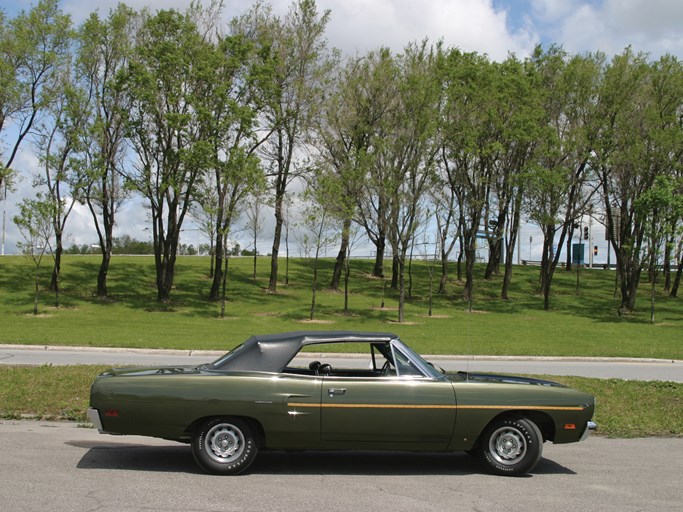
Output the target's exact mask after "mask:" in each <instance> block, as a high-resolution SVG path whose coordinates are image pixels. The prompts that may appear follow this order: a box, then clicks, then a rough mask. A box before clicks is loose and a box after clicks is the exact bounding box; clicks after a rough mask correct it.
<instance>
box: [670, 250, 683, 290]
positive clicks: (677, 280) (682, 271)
mask: <svg viewBox="0 0 683 512" xmlns="http://www.w3.org/2000/svg"><path fill="white" fill-rule="evenodd" d="M681 275H683V257H681V258H679V260H678V269H677V270H676V277H674V280H673V284H672V285H671V292H670V293H669V297H674V298H676V297H677V296H678V287H679V286H680V284H681Z"/></svg>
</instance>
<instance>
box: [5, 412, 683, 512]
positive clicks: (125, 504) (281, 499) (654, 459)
mask: <svg viewBox="0 0 683 512" xmlns="http://www.w3.org/2000/svg"><path fill="white" fill-rule="evenodd" d="M0 453H1V454H2V455H1V456H0V482H2V484H1V485H0V510H3V511H5V510H6V511H22V512H31V511H36V512H38V511H39V512H43V511H46V510H49V511H56V512H60V511H79V512H80V511H83V512H84V511H94V510H97V511H98V512H126V511H145V512H154V511H204V512H209V511H217V512H218V511H220V512H233V511H241V512H262V511H264V512H270V511H273V512H275V511H283V512H285V511H286V512H290V511H297V510H300V511H309V510H310V511H312V510H316V511H317V510H320V511H325V512H337V511H340V512H342V511H343V512H349V511H358V512H364V511H373V512H382V511H391V512H403V511H410V512H414V511H418V510H419V511H421V512H431V511H435V512H437V511H438V512H443V511H453V510H457V511H459V512H475V511H477V512H517V511H520V512H521V511H526V512H534V511H539V512H556V511H561V512H567V511H573V510H599V511H601V512H636V511H657V512H669V511H670V512H674V511H677V512H680V511H681V510H682V509H683V486H682V485H681V482H683V457H681V454H683V439H629V440H623V439H618V440H617V439H615V440H612V439H605V438H599V437H591V438H589V439H588V440H586V441H584V442H582V443H578V444H570V445H558V446H555V445H552V444H546V445H545V447H544V459H543V460H542V461H541V463H540V464H539V466H538V467H537V468H536V470H535V471H534V473H533V474H532V475H531V476H528V477H522V478H510V477H495V476H491V475H487V474H485V473H484V472H483V469H482V466H480V464H479V462H478V460H477V459H474V458H472V457H469V456H467V455H465V454H427V455H424V454H411V453H395V452H389V453H382V452H345V453H321V452H303V453H285V452H271V453H260V454H259V456H258V458H257V460H256V462H255V463H254V465H253V466H252V468H251V469H250V472H249V473H248V474H246V475H242V476H237V477H220V476H211V475H205V474H203V473H201V472H200V471H199V470H198V468H197V466H196V465H195V463H194V460H193V458H192V455H191V452H190V448H189V447H188V446H186V445H180V444H176V443H172V442H168V441H163V440H155V439H151V438H144V437H132V436H131V437H117V436H107V435H100V434H98V433H97V431H95V430H93V429H88V428H79V427H77V425H75V424H72V423H47V422H33V421H20V422H19V421H16V422H15V421H0Z"/></svg>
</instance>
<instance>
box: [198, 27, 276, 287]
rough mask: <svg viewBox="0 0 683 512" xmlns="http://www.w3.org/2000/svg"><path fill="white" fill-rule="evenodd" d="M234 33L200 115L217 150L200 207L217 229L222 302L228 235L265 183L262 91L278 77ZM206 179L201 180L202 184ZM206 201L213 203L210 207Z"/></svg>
mask: <svg viewBox="0 0 683 512" xmlns="http://www.w3.org/2000/svg"><path fill="white" fill-rule="evenodd" d="M233 30H234V31H235V35H233V36H219V37H218V40H217V41H216V43H215V46H214V48H213V49H212V50H210V52H209V55H208V56H207V57H210V61H208V64H207V66H206V69H205V73H206V76H205V77H204V83H205V84H206V85H205V88H204V89H203V90H202V101H201V103H200V105H201V107H200V110H199V116H200V118H201V119H202V120H203V126H204V127H203V130H202V132H203V134H204V137H205V138H206V139H207V140H209V141H210V145H211V158H210V164H209V166H210V168H211V171H212V172H211V179H210V181H209V182H208V186H202V187H201V189H202V191H203V193H202V194H201V195H200V196H199V201H200V204H202V205H203V207H204V209H205V210H206V211H207V213H208V214H209V215H210V214H213V216H214V221H213V224H214V226H215V230H216V233H215V244H214V250H215V271H214V274H213V282H212V286H211V291H210V293H209V298H210V299H211V300H216V299H218V298H219V297H220V291H221V283H222V280H223V260H224V258H223V256H224V252H225V247H224V242H225V241H227V238H226V234H227V233H230V231H231V224H232V223H233V221H234V219H235V218H236V217H237V215H238V214H239V212H240V209H241V208H243V207H244V205H243V203H244V200H245V199H246V198H247V197H248V196H249V194H250V193H251V192H252V191H254V190H257V189H259V188H262V187H263V181H264V176H263V169H262V168H261V166H260V165H259V164H260V162H259V159H258V157H257V155H256V151H257V149H258V148H259V146H261V144H263V142H264V141H265V138H266V137H265V136H264V135H262V134H258V133H257V125H256V123H257V118H258V116H259V113H260V112H261V109H262V108H263V103H262V102H263V98H262V93H261V91H262V90H263V88H264V87H265V84H264V83H265V82H269V81H270V79H271V78H272V73H271V71H272V66H271V62H270V60H269V57H268V56H267V55H265V56H264V55H263V54H261V53H259V52H258V51H257V50H258V47H257V46H256V45H255V44H254V43H253V42H252V41H250V40H249V39H248V38H246V37H245V36H244V35H243V34H240V33H239V27H238V25H237V22H235V23H234V24H233ZM204 180H205V178H200V182H199V183H200V184H204V183H205V182H204ZM206 198H210V199H211V201H210V202H209V203H208V204H207V203H205V200H206ZM226 263H227V261H226Z"/></svg>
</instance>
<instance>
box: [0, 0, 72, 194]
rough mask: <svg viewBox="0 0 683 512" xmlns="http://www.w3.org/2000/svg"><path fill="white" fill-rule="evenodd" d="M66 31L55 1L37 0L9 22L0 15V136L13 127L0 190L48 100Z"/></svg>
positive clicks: (1, 160) (65, 47)
mask: <svg viewBox="0 0 683 512" xmlns="http://www.w3.org/2000/svg"><path fill="white" fill-rule="evenodd" d="M70 30H71V21H70V19H69V17H68V16H67V15H64V14H62V12H61V11H60V9H59V2H58V0H40V1H39V2H38V3H37V4H36V5H35V6H33V8H31V10H30V11H28V12H26V11H22V12H21V13H20V14H19V15H18V16H17V17H15V18H13V19H11V20H9V21H7V20H6V18H5V15H4V14H2V13H0V136H3V138H4V136H5V135H6V134H7V133H8V132H9V129H8V128H10V127H13V128H14V130H13V131H12V132H11V134H12V135H11V136H12V141H11V142H10V143H9V145H8V147H9V152H8V153H7V154H4V153H0V189H4V190H7V187H8V180H11V175H12V172H11V167H12V164H13V163H14V159H15V157H16V155H17V152H18V151H19V148H20V146H21V144H22V142H24V140H25V139H26V137H27V136H28V135H29V134H30V132H31V130H32V129H33V127H34V124H35V123H36V121H37V120H38V119H39V117H40V114H41V113H42V112H43V110H44V109H45V107H46V106H48V105H49V104H50V103H51V102H52V101H53V96H54V94H55V91H56V90H57V88H56V81H57V80H58V78H57V77H58V75H59V69H60V68H61V66H62V63H63V61H64V59H65V58H66V57H67V55H68V51H69V45H70V43H71V31H70ZM10 183H11V181H10Z"/></svg>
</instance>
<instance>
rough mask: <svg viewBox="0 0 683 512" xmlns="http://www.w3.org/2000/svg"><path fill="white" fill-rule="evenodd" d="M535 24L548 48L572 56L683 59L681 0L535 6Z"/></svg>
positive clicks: (553, 0) (536, 2)
mask: <svg viewBox="0 0 683 512" xmlns="http://www.w3.org/2000/svg"><path fill="white" fill-rule="evenodd" d="M531 4H532V11H531V12H532V18H533V20H534V22H535V23H536V27H537V28H538V30H539V31H540V32H541V33H542V34H543V39H544V41H546V42H553V43H558V44H561V45H562V46H564V48H565V49H567V50H568V51H570V52H587V51H598V50H599V51H603V52H605V53H607V54H608V55H613V54H617V53H621V52H622V51H623V49H624V48H625V47H627V46H632V47H633V49H634V50H635V51H642V52H647V53H650V55H651V56H652V58H658V57H659V56H661V55H663V54H665V53H671V54H673V55H677V56H679V57H681V56H683V30H681V29H682V28H683V21H681V20H683V2H681V1H680V0H602V1H585V0H581V1H579V0H567V1H563V0H531Z"/></svg>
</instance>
